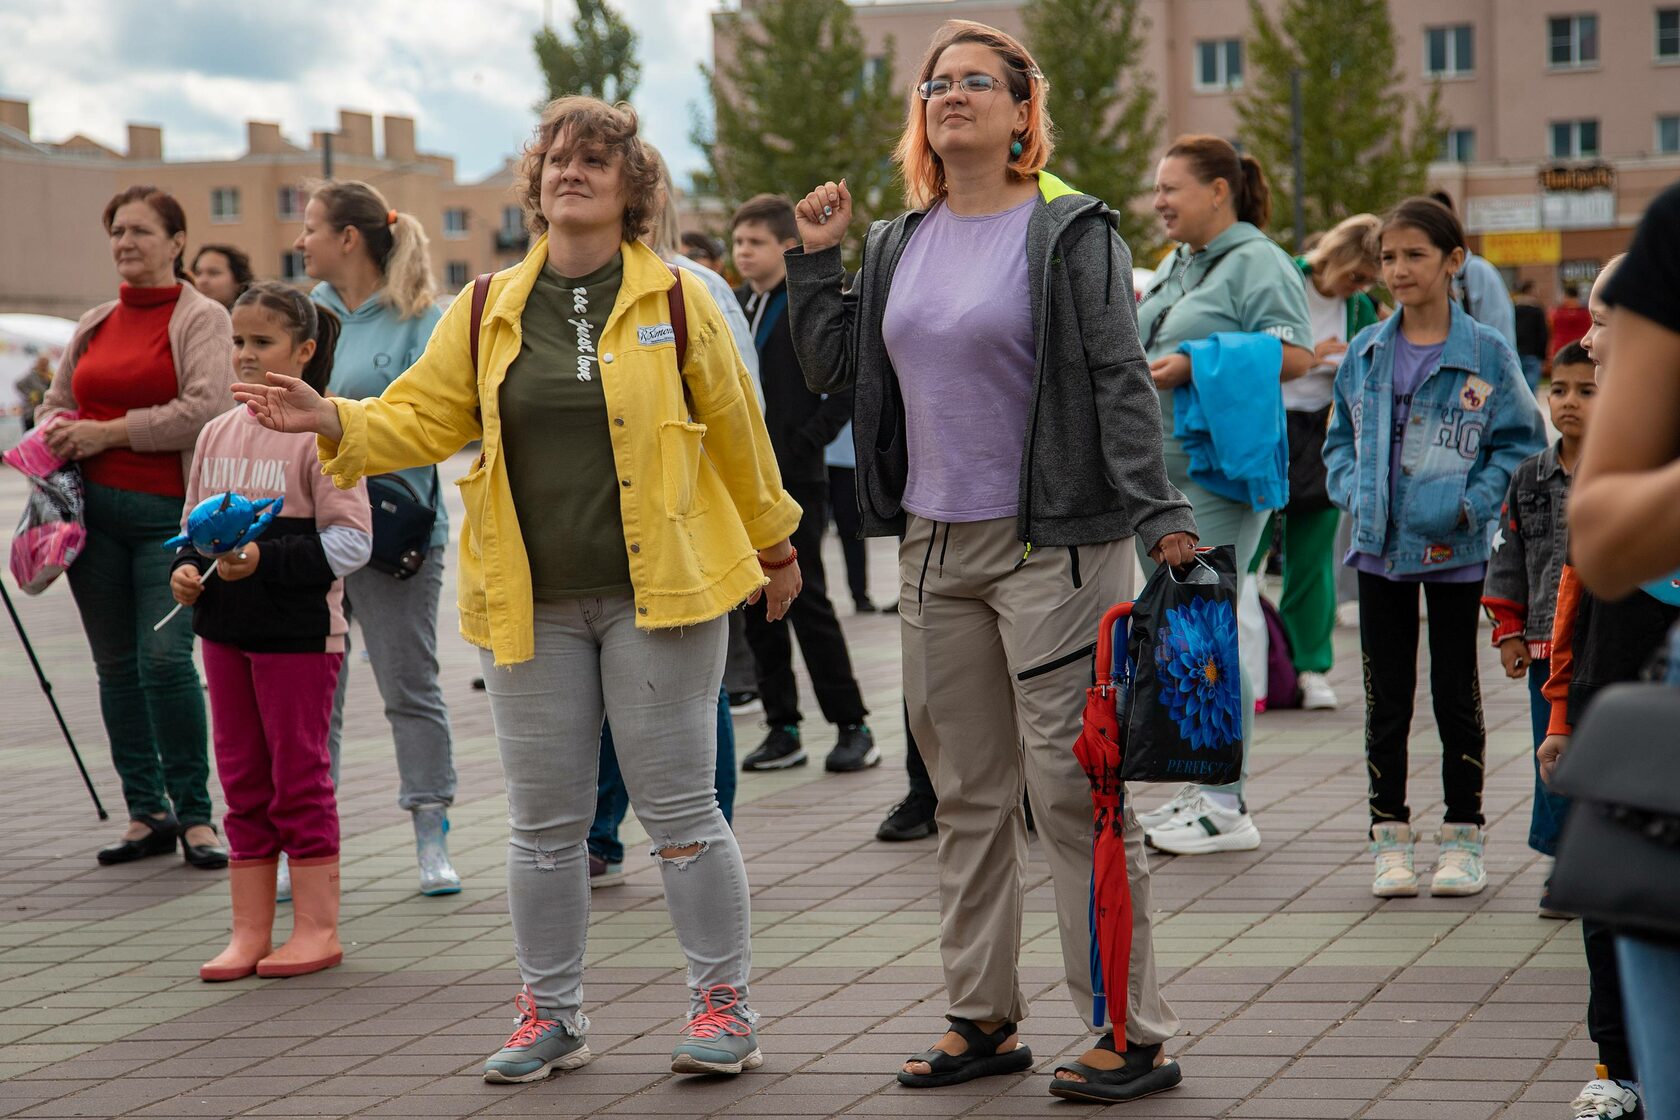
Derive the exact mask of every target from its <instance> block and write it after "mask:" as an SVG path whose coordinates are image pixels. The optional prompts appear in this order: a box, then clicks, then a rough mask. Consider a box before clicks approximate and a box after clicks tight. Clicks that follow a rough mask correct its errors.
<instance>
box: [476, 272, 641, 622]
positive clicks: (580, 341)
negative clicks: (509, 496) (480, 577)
mask: <svg viewBox="0 0 1680 1120" xmlns="http://www.w3.org/2000/svg"><path fill="white" fill-rule="evenodd" d="M623 279H624V259H623V256H622V255H620V256H615V257H613V259H612V260H611V261H609V262H608V263H607V264H606V265H604V266H603V267H601V268H600V269H598V270H597V271H595V272H594V273H592V274H590V275H588V276H582V277H578V278H576V279H572V278H569V277H565V276H561V275H560V274H559V273H558V272H556V271H555V269H554V266H553V265H547V264H545V265H544V266H543V270H542V273H541V274H540V275H539V276H538V277H537V283H536V286H535V287H533V288H532V289H531V297H530V299H528V300H526V301H525V312H524V315H523V317H522V319H521V320H520V326H521V331H522V335H523V337H522V339H521V341H520V344H519V357H517V358H515V359H514V360H513V364H512V365H510V366H508V371H507V378H506V380H504V381H503V382H502V397H501V404H502V447H503V453H504V454H505V455H506V456H507V471H508V482H509V484H510V485H511V486H512V489H513V503H514V508H515V509H517V510H518V511H519V529H520V534H521V535H522V536H523V538H524V540H525V551H526V553H527V554H528V555H529V557H530V561H531V592H532V594H533V595H534V596H535V598H537V599H539V600H554V599H574V598H578V597H580V596H584V595H618V594H629V593H630V591H631V587H630V562H629V557H628V556H627V554H626V552H625V548H624V519H623V516H622V515H621V514H620V512H619V507H618V478H617V474H618V472H617V470H615V469H614V465H613V452H612V437H611V435H610V434H609V429H608V425H607V399H606V395H605V393H603V392H602V390H601V371H600V364H599V362H598V360H597V356H596V351H597V350H598V349H599V346H600V340H601V332H602V330H603V329H605V327H606V325H607V316H608V315H610V314H611V313H612V309H613V304H614V303H615V302H616V301H617V299H618V288H619V284H620V282H621V281H622V280H623Z"/></svg>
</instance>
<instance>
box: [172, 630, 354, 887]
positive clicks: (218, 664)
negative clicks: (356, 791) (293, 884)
mask: <svg viewBox="0 0 1680 1120" xmlns="http://www.w3.org/2000/svg"><path fill="white" fill-rule="evenodd" d="M202 645H203V651H204V675H205V677H206V678H207V679H208V681H209V684H210V731H211V738H212V739H213V740H214V742H215V748H216V772H217V774H218V775H219V776H220V777H221V779H222V797H223V798H224V799H225V800H226V801H227V816H226V817H225V818H223V828H224V829H225V831H226V832H227V841H228V850H229V853H230V854H231V855H232V857H233V858H234V859H268V858H270V857H272V856H276V855H279V854H280V853H281V852H285V853H286V854H287V855H289V856H290V857H292V858H293V859H316V858H319V857H322V856H336V855H337V854H338V802H337V801H336V800H335V799H334V798H333V784H332V775H331V768H330V764H329V762H328V759H327V728H328V725H329V724H330V723H331V721H332V703H333V691H334V690H335V689H336V688H337V687H338V673H339V670H340V668H341V667H342V666H343V664H344V655H343V654H342V653H247V652H246V651H245V650H242V649H239V648H238V647H236V646H230V645H225V644H223V643H221V642H212V641H208V640H206V641H204V642H203V643H202Z"/></svg>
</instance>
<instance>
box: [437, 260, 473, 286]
mask: <svg viewBox="0 0 1680 1120" xmlns="http://www.w3.org/2000/svg"><path fill="white" fill-rule="evenodd" d="M443 274H444V284H445V285H446V286H447V287H450V288H456V289H459V288H464V287H466V286H467V262H466V261H450V262H449V263H448V264H446V265H444V266H443Z"/></svg>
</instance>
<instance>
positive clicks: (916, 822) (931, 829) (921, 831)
mask: <svg viewBox="0 0 1680 1120" xmlns="http://www.w3.org/2000/svg"><path fill="white" fill-rule="evenodd" d="M938 805H939V802H937V801H935V800H934V799H933V798H931V797H924V796H922V795H921V794H919V793H912V794H911V795H910V796H908V797H906V798H905V799H904V800H903V801H900V802H899V803H898V804H897V805H894V806H893V807H892V812H890V813H888V814H887V819H886V820H884V821H882V822H881V827H880V828H877V829H876V830H875V839H877V840H886V841H898V840H920V839H922V838H924V837H927V836H932V835H933V834H934V833H936V832H938V831H939V826H938V825H937V824H935V823H934V820H933V811H934V809H935V808H936V807H938Z"/></svg>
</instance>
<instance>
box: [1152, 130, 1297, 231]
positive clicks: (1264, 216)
mask: <svg viewBox="0 0 1680 1120" xmlns="http://www.w3.org/2000/svg"><path fill="white" fill-rule="evenodd" d="M1167 156H1168V157H1169V158H1170V157H1172V156H1179V157H1181V158H1182V159H1183V160H1184V161H1185V162H1186V163H1188V164H1189V165H1190V170H1191V172H1192V174H1194V175H1195V176H1196V181H1197V182H1199V183H1201V184H1202V185H1203V186H1207V185H1209V184H1211V183H1212V182H1213V181H1214V180H1215V179H1223V180H1225V185H1226V186H1227V187H1228V188H1230V191H1231V205H1232V207H1233V208H1234V209H1235V211H1236V215H1237V221H1239V222H1247V223H1248V224H1249V225H1252V226H1256V227H1258V228H1260V229H1265V228H1266V227H1267V226H1268V225H1270V224H1271V221H1272V188H1271V185H1270V184H1268V183H1267V182H1266V171H1265V168H1263V167H1261V166H1260V161H1259V160H1257V159H1255V158H1254V157H1253V156H1250V155H1238V154H1237V149H1236V148H1234V147H1232V146H1231V142H1230V141H1229V140H1224V139H1221V138H1220V137H1218V136H1180V137H1179V138H1178V139H1177V140H1174V141H1173V142H1172V147H1170V148H1168V149H1167Z"/></svg>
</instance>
